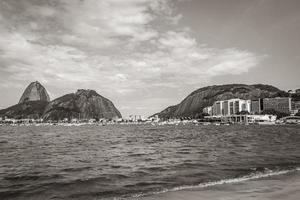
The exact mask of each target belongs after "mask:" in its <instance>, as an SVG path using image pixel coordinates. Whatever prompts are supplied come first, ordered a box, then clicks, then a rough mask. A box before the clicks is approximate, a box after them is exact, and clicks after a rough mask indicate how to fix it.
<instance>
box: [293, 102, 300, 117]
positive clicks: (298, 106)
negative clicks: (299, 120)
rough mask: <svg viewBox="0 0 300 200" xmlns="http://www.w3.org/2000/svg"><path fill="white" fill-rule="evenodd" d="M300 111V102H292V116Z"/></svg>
mask: <svg viewBox="0 0 300 200" xmlns="http://www.w3.org/2000/svg"><path fill="white" fill-rule="evenodd" d="M299 111H300V101H292V110H291V114H293V115H295V114H296V113H298V112H299Z"/></svg>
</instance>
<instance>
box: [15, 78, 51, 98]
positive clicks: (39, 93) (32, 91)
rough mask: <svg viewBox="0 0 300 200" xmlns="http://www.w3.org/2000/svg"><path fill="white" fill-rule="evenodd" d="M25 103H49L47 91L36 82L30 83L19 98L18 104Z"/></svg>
mask: <svg viewBox="0 0 300 200" xmlns="http://www.w3.org/2000/svg"><path fill="white" fill-rule="evenodd" d="M27 101H50V97H49V94H48V92H47V90H46V89H45V88H44V86H42V84H40V83H39V82H38V81H35V82H32V83H30V84H29V85H28V86H27V88H26V89H25V91H24V93H23V95H22V96H21V98H20V101H19V103H24V102H27Z"/></svg>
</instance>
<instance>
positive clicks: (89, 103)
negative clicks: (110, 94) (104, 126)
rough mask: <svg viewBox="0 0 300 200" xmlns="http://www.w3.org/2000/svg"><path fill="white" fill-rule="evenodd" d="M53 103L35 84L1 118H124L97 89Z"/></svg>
mask: <svg viewBox="0 0 300 200" xmlns="http://www.w3.org/2000/svg"><path fill="white" fill-rule="evenodd" d="M49 100H50V98H49V95H48V92H47V90H46V89H45V88H44V87H43V86H42V85H41V84H40V83H39V82H37V81H36V82H32V83H30V84H29V86H28V87H27V88H26V89H25V91H24V93H23V95H22V97H21V98H20V102H19V103H18V104H16V105H14V106H11V107H9V108H6V109H3V110H0V117H5V116H6V117H9V118H15V119H25V118H27V119H28V118H34V119H37V118H44V119H46V120H62V119H64V118H81V119H91V118H106V119H112V118H114V117H119V118H121V117H122V116H121V113H120V112H119V111H118V110H117V109H116V107H115V106H114V104H113V103H112V102H111V101H110V100H108V99H107V98H105V97H103V96H101V95H99V94H98V93H97V92H96V91H94V90H78V91H77V92H76V93H71V94H66V95H64V96H62V97H59V98H57V99H55V100H53V101H51V102H49Z"/></svg>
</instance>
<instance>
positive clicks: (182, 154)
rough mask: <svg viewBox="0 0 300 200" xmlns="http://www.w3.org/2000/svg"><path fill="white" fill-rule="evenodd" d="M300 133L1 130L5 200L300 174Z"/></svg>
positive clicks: (97, 195) (136, 193) (142, 191)
mask: <svg viewBox="0 0 300 200" xmlns="http://www.w3.org/2000/svg"><path fill="white" fill-rule="evenodd" d="M299 167H300V126H299V125H298V126H297V125H289V126H256V125H253V126H239V125H233V126H194V125H179V126H172V125H166V126H151V125H108V126H94V125H86V126H80V127H72V126H70V127H65V126H39V127H35V126H28V127H26V126H21V127H12V126H2V127H0V199H1V200H5V199H14V200H15V199H16V200H18V199H32V200H35V199H37V200H40V199H43V200H44V199H55V200H56V199H85V200H90V199H93V200H94V199H132V198H137V197H141V196H147V195H152V194H157V193H162V192H166V191H174V190H181V189H186V188H193V187H207V186H212V185H214V184H223V183H230V182H238V181H243V180H249V179H253V178H259V177H266V176H271V175H276V174H283V173H288V172H289V171H293V170H299Z"/></svg>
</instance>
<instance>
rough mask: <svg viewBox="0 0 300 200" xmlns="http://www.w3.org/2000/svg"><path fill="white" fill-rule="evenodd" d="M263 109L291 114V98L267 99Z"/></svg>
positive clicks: (264, 101)
mask: <svg viewBox="0 0 300 200" xmlns="http://www.w3.org/2000/svg"><path fill="white" fill-rule="evenodd" d="M263 109H264V110H276V111H278V112H283V113H287V114H289V113H290V112H291V110H292V101H291V98H290V97H276V98H265V99H264V100H263Z"/></svg>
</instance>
